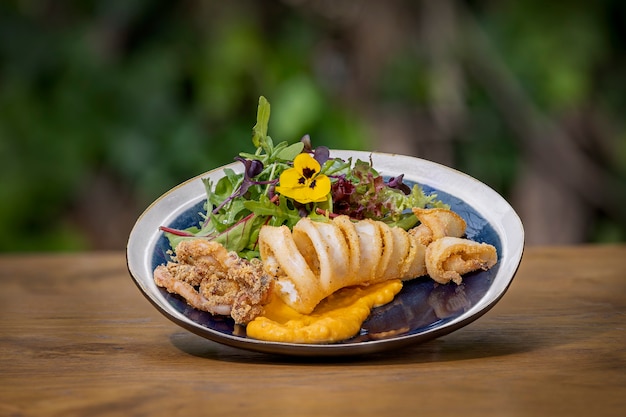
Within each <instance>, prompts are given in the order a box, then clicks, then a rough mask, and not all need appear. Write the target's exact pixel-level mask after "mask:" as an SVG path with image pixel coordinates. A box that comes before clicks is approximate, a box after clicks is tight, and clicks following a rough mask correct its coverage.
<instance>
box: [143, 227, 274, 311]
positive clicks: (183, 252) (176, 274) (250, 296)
mask: <svg viewBox="0 0 626 417" xmlns="http://www.w3.org/2000/svg"><path fill="white" fill-rule="evenodd" d="M154 281H155V283H156V284H157V285H158V286H160V287H163V288H165V289H167V291H169V292H170V293H175V294H178V295H180V296H182V297H183V298H184V299H185V300H186V301H187V303H188V304H189V305H190V306H192V307H194V308H196V309H198V310H202V311H206V312H209V313H212V314H218V315H224V316H231V317H232V318H233V319H234V320H235V322H236V323H247V322H249V321H250V320H252V319H254V318H255V317H256V316H258V315H259V314H261V313H262V312H263V307H262V306H263V304H266V303H267V302H269V300H270V297H271V293H272V288H273V281H272V280H271V279H270V278H269V277H268V276H267V275H265V274H264V273H263V267H262V264H261V261H260V260H258V259H252V260H247V259H243V258H240V257H239V256H238V255H237V254H236V253H235V252H228V251H227V250H226V248H224V246H222V245H221V244H220V243H217V242H213V241H207V240H204V239H193V240H186V241H182V242H180V244H179V245H178V246H177V247H176V256H175V257H174V258H173V259H172V261H170V262H168V263H167V264H166V265H159V266H158V267H157V268H156V269H155V270H154Z"/></svg>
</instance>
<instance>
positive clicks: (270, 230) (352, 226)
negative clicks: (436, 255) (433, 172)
mask: <svg viewBox="0 0 626 417" xmlns="http://www.w3.org/2000/svg"><path fill="white" fill-rule="evenodd" d="M259 249H260V254H261V260H262V262H263V267H264V270H265V272H266V274H267V275H268V276H270V277H271V278H272V279H274V281H275V290H274V293H275V294H276V295H277V296H279V297H280V298H281V299H282V300H283V302H284V303H285V304H287V305H288V306H290V307H291V308H293V309H294V310H296V311H297V312H299V313H301V314H309V313H311V312H312V311H313V309H314V308H315V307H316V306H317V305H318V303H319V302H320V301H321V300H323V299H324V298H326V297H328V296H329V295H331V294H333V293H334V292H335V291H337V290H339V289H341V288H345V287H351V286H355V285H368V284H375V283H377V282H383V281H388V280H393V279H397V280H404V279H410V278H415V277H418V276H421V275H424V274H425V273H426V267H425V260H424V258H425V251H426V246H424V245H422V244H420V243H419V242H417V241H416V240H415V239H413V238H412V237H411V235H410V234H409V233H408V232H406V231H405V230H403V229H401V228H399V227H397V226H396V227H393V228H392V227H389V226H388V225H386V224H385V223H383V222H380V221H375V220H371V219H365V220H358V221H352V220H350V219H349V218H348V217H347V216H345V215H341V216H338V217H336V218H334V219H333V220H329V221H313V220H311V219H310V218H308V217H303V218H302V219H301V220H300V221H299V222H298V223H296V225H295V226H294V227H293V231H290V230H289V228H287V227H286V226H280V227H275V226H263V227H262V228H261V232H260V233H259Z"/></svg>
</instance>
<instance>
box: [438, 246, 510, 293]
mask: <svg viewBox="0 0 626 417" xmlns="http://www.w3.org/2000/svg"><path fill="white" fill-rule="evenodd" d="M497 261H498V255H497V253H496V248H495V247H494V246H493V245H490V244H488V243H478V242H474V241H472V240H468V239H461V238H458V237H451V236H444V237H442V238H441V239H437V240H435V241H434V242H432V243H431V244H430V245H428V247H427V248H426V270H427V271H428V275H429V276H430V277H431V278H432V279H433V280H435V281H437V282H438V283H440V284H447V283H448V282H450V281H453V282H454V283H456V284H460V283H461V281H462V279H463V278H462V277H461V276H462V275H464V274H467V273H468V272H472V271H476V270H479V269H483V270H487V269H489V268H491V267H492V266H494V265H495V264H496V262H497Z"/></svg>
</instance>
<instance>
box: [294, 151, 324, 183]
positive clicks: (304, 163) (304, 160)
mask: <svg viewBox="0 0 626 417" xmlns="http://www.w3.org/2000/svg"><path fill="white" fill-rule="evenodd" d="M293 167H294V168H295V169H297V170H298V171H299V172H301V173H304V172H306V171H310V172H312V175H308V176H307V178H311V177H312V176H314V175H316V174H319V172H320V169H321V168H322V167H321V166H320V163H319V162H317V161H316V160H315V158H313V157H312V156H311V155H309V154H308V153H301V154H298V156H296V157H295V159H294V160H293Z"/></svg>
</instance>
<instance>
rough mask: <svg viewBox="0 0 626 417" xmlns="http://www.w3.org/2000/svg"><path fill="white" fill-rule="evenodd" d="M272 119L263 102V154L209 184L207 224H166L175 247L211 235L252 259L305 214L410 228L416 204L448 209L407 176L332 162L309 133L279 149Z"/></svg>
mask: <svg viewBox="0 0 626 417" xmlns="http://www.w3.org/2000/svg"><path fill="white" fill-rule="evenodd" d="M269 119H270V104H269V102H268V101H267V100H266V99H265V97H260V98H259V105H258V110H257V120H256V124H255V126H254V127H253V130H252V145H253V146H254V147H255V148H256V150H255V152H254V153H246V152H242V153H240V154H239V155H238V156H237V157H236V158H235V159H236V160H237V161H239V162H241V163H242V164H243V167H244V169H243V172H241V173H236V172H234V171H233V170H232V169H229V168H226V169H224V177H222V178H221V179H219V180H218V181H217V182H215V183H214V182H213V181H211V180H210V179H208V178H207V179H203V180H202V181H203V182H204V186H205V188H206V194H207V199H206V203H205V205H204V212H203V213H201V215H202V218H203V220H202V222H201V223H199V224H197V225H195V226H192V227H189V228H187V229H183V230H180V229H173V228H170V227H167V226H162V227H161V230H162V231H163V232H164V233H165V235H166V236H167V238H168V239H169V242H170V245H171V246H172V249H176V246H177V245H178V243H179V242H180V241H181V240H184V239H194V238H203V239H209V240H215V241H217V242H219V243H221V244H222V245H224V247H226V249H228V250H229V251H235V252H237V253H238V254H239V256H241V257H244V258H248V259H250V258H255V257H258V256H259V252H258V248H257V242H258V236H259V231H260V230H261V227H262V226H263V225H270V226H281V225H286V226H287V227H289V228H290V229H291V228H293V226H294V225H295V224H296V223H297V222H298V220H300V218H301V217H305V216H308V217H311V218H312V219H314V220H317V221H328V219H331V218H333V217H335V216H338V215H347V216H349V217H350V218H352V219H354V220H362V219H366V218H369V219H374V220H379V221H382V222H384V223H386V224H388V225H389V226H399V227H402V228H403V229H405V230H408V229H410V228H412V227H414V226H415V225H416V224H417V223H418V219H417V218H416V217H415V215H414V214H413V213H412V211H411V208H412V207H422V208H424V207H444V208H448V206H447V205H446V204H444V203H442V202H441V201H440V200H438V199H437V195H436V194H430V195H425V193H424V192H423V190H422V189H421V187H420V186H419V185H417V184H415V185H413V186H412V187H409V186H408V185H407V184H405V183H404V182H403V175H400V176H397V177H393V178H385V177H384V176H382V175H380V174H379V173H378V172H377V171H376V170H375V169H374V167H373V166H372V163H371V161H361V160H356V161H353V160H352V158H349V159H347V160H343V159H340V158H331V157H330V151H329V149H328V148H326V147H324V146H319V147H316V148H313V147H312V146H311V141H310V138H309V137H308V135H307V136H305V137H304V138H302V139H301V140H300V141H299V142H296V143H293V144H289V143H288V142H286V141H285V142H280V143H277V144H274V141H273V140H272V138H271V137H270V136H269V135H268V123H269Z"/></svg>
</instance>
